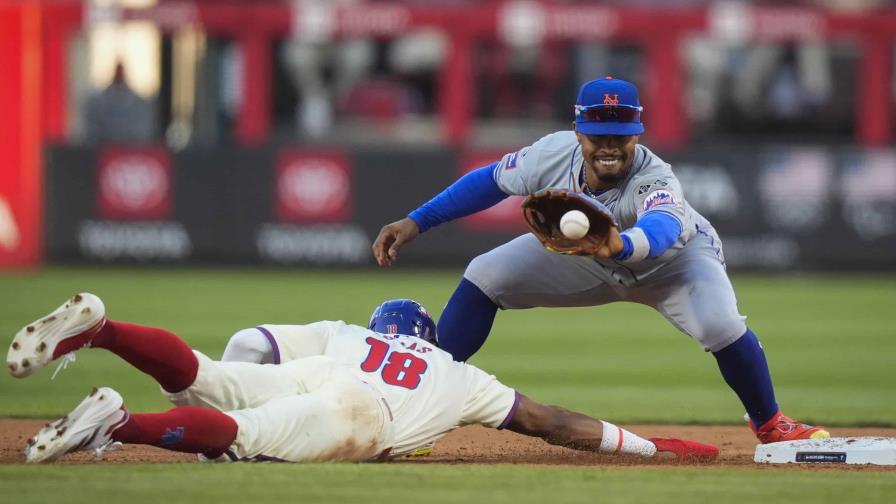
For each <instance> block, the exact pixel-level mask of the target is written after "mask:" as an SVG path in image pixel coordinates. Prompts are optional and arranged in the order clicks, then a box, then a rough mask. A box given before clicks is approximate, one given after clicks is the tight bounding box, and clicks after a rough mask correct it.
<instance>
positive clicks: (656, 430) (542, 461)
mask: <svg viewBox="0 0 896 504" xmlns="http://www.w3.org/2000/svg"><path fill="white" fill-rule="evenodd" d="M45 423H46V421H45V420H21V419H0V463H3V464H10V463H20V462H24V456H23V454H22V449H23V448H24V447H25V443H26V442H27V440H28V438H29V437H31V436H32V435H34V433H36V432H37V431H38V430H40V428H41V427H42V426H43V425H44V424H45ZM624 427H626V428H627V429H629V430H631V431H632V432H635V433H637V434H639V435H642V436H647V437H678V438H687V439H693V440H696V441H703V442H707V443H713V444H715V445H717V446H718V447H719V448H721V451H722V453H721V455H720V457H719V459H718V460H716V461H714V462H709V463H690V464H681V463H677V462H674V461H670V460H645V459H642V458H634V457H619V456H612V455H600V454H595V453H588V452H580V451H576V450H571V449H567V448H560V447H556V446H551V445H548V444H546V443H544V442H542V441H541V440H539V439H533V438H528V437H526V436H521V435H519V434H515V433H513V432H508V431H496V430H494V429H486V428H484V427H477V426H470V427H464V428H461V429H457V430H456V431H454V432H452V433H450V434H448V435H447V436H445V437H444V438H442V439H440V440H439V441H438V443H437V444H436V448H435V450H434V451H433V453H432V454H431V455H428V456H424V457H413V458H406V459H399V460H397V461H396V462H398V463H410V464H525V465H557V466H658V467H662V466H668V467H676V466H681V465H706V466H714V467H729V468H731V467H739V468H754V467H760V468H764V469H767V470H777V469H781V468H787V469H790V470H808V471H821V470H834V471H842V470H850V471H854V470H859V471H860V470H876V471H893V472H896V466H893V467H882V466H856V465H841V464H837V465H832V464H813V465H806V464H800V465H797V464H792V465H788V466H781V465H775V466H771V465H760V464H755V463H753V452H754V450H755V448H756V439H755V438H754V437H753V436H752V434H751V433H750V431H749V429H747V428H746V427H745V426H744V427H741V426H707V425H626V426H624ZM831 433H832V435H834V436H891V437H896V429H884V428H842V429H831ZM195 461H196V457H195V456H193V455H188V454H181V453H175V452H170V451H166V450H162V449H160V448H153V447H149V446H133V445H129V446H125V447H124V448H123V449H122V450H119V451H114V452H110V453H107V454H106V455H105V456H104V457H103V458H102V459H101V460H98V461H97V460H96V459H94V457H93V454H91V453H86V452H85V453H74V454H70V455H67V456H66V457H64V458H63V459H62V460H61V461H60V462H58V463H75V464H77V463H102V464H127V463H163V462H195Z"/></svg>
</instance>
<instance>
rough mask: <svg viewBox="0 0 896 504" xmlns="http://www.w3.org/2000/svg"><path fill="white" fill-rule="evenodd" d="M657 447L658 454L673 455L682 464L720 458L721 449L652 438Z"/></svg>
mask: <svg viewBox="0 0 896 504" xmlns="http://www.w3.org/2000/svg"><path fill="white" fill-rule="evenodd" d="M650 442H651V443H653V444H655V445H656V451H657V453H662V452H665V453H672V454H674V455H675V459H676V460H679V461H681V462H698V461H699V462H707V461H710V460H715V459H716V457H718V456H719V447H717V446H714V445H711V444H706V443H698V442H697V441H688V440H687V439H675V438H650Z"/></svg>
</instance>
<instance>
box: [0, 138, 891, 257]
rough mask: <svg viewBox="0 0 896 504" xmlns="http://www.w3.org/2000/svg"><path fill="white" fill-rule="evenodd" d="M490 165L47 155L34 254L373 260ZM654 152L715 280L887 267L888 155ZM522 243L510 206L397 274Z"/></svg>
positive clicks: (470, 224) (450, 231)
mask: <svg viewBox="0 0 896 504" xmlns="http://www.w3.org/2000/svg"><path fill="white" fill-rule="evenodd" d="M110 153H111V154H110ZM501 155H502V153H500V152H493V151H482V152H472V153H468V154H465V155H457V154H455V153H453V152H452V151H450V150H447V149H425V148H420V149H413V150H406V151H396V150H392V149H373V150H371V149H365V150H340V149H328V150H322V149H318V148H316V149H302V148H297V147H293V146H284V147H273V148H257V149H243V148H236V147H233V148H229V149H216V150H212V149H186V150H183V151H179V152H177V153H176V154H169V153H166V152H162V151H158V150H154V149H137V150H126V151H122V150H120V149H116V150H112V151H110V150H105V149H100V150H99V151H94V150H92V149H84V148H75V147H57V148H53V149H50V150H49V151H48V155H47V160H48V162H47V181H46V186H45V191H46V194H47V197H46V202H45V207H46V223H47V224H46V228H45V233H44V240H45V242H46V251H47V255H48V258H49V259H50V260H51V261H72V260H87V261H103V262H107V261H114V262H120V261H124V262H134V261H137V262H183V261H190V262H202V263H218V262H226V263H233V264H247V263H249V264H252V263H256V264H259V263H260V264H274V265H312V266H331V265H332V266H340V265H341V266H361V265H371V264H372V258H371V252H370V245H371V242H372V241H373V239H374V238H375V237H376V235H377V233H378V232H379V230H380V228H381V227H382V226H383V225H385V224H387V223H389V222H393V221H396V220H398V219H401V218H403V217H405V216H406V215H407V213H408V212H409V211H411V210H413V209H414V208H416V207H417V206H418V205H420V204H422V203H424V202H425V201H427V200H428V199H429V198H431V197H433V196H434V195H436V194H438V193H439V192H440V191H442V190H443V189H444V188H445V187H447V186H448V185H450V184H451V183H452V182H454V181H455V180H457V178H458V177H459V176H462V175H463V174H465V173H467V172H468V171H469V170H471V169H476V168H479V167H481V166H485V165H487V164H489V163H491V162H494V161H495V160H497V159H500V157H501ZM660 155H661V157H663V159H664V160H666V161H667V162H669V163H670V164H671V165H672V167H673V170H674V172H675V174H676V176H677V177H678V178H679V180H680V181H681V183H682V186H683V188H684V194H685V197H686V198H687V200H688V202H689V203H690V205H691V206H692V207H694V209H696V210H697V211H698V212H700V213H701V214H702V215H704V216H705V217H706V218H707V219H709V220H710V222H712V224H713V226H714V227H715V228H716V229H717V230H718V232H719V235H720V236H721V239H722V245H723V248H724V251H725V258H726V261H727V266H728V268H729V269H732V270H743V269H750V270H771V271H794V270H831V269H835V270H893V269H896V150H893V149H877V150H874V149H872V150H869V149H857V148H844V149H838V148H834V147H829V146H787V145H768V146H743V145H737V146H734V145H720V144H712V145H705V146H700V147H699V148H694V149H691V150H688V151H686V152H677V153H669V154H666V153H660ZM0 217H2V207H0ZM0 222H2V218H0ZM0 231H2V229H0ZM525 232H526V230H525V227H524V224H523V222H522V218H521V215H520V211H519V198H513V197H512V198H508V199H507V200H504V202H502V203H501V204H499V205H496V206H495V207H493V208H490V209H488V210H486V211H483V212H480V213H478V214H475V215H472V216H469V217H467V218H464V219H460V220H458V221H456V222H449V223H445V224H442V225H441V226H438V227H437V228H435V229H432V230H429V231H427V232H426V233H424V234H423V235H421V236H420V237H418V238H417V239H416V240H415V241H414V243H413V244H411V245H409V246H407V247H405V248H403V249H402V252H401V254H402V255H401V264H403V265H416V266H442V265H444V266H453V267H460V266H463V265H465V264H467V263H468V262H469V261H470V260H471V259H472V258H474V257H475V256H476V255H478V254H481V253H483V252H485V251H487V250H489V249H491V248H493V247H496V246H498V245H500V244H502V243H505V242H507V241H509V240H511V239H512V238H514V237H515V236H518V235H520V234H522V233H525ZM6 236H12V235H11V234H10V232H9V231H6ZM0 239H8V238H0Z"/></svg>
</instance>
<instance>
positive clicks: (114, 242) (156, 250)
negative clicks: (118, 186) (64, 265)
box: [78, 220, 193, 262]
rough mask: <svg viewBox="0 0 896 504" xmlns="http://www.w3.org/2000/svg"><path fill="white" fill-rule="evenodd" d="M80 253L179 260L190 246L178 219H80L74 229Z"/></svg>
mask: <svg viewBox="0 0 896 504" xmlns="http://www.w3.org/2000/svg"><path fill="white" fill-rule="evenodd" d="M78 245H79V248H80V250H81V253H82V254H84V257H87V258H90V259H98V260H102V261H121V260H124V261H139V262H154V261H183V260H186V259H188V258H189V257H190V252H191V250H192V248H193V246H192V243H191V241H190V235H189V234H187V230H186V229H185V228H184V226H183V225H182V224H180V223H179V222H164V221H163V222H110V221H93V220H89V221H84V222H83V223H82V224H81V226H80V228H79V229H78Z"/></svg>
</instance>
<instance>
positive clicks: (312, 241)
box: [255, 223, 370, 264]
mask: <svg viewBox="0 0 896 504" xmlns="http://www.w3.org/2000/svg"><path fill="white" fill-rule="evenodd" d="M255 246H256V249H257V250H258V255H259V257H261V259H262V260H264V261H266V262H272V263H277V264H301V263H310V264H364V263H366V262H367V261H368V260H369V258H370V237H368V236H367V233H365V232H364V230H363V229H361V227H360V226H358V225H356V224H318V225H311V226H296V225H292V224H271V223H268V224H262V225H261V227H260V228H259V230H258V233H257V234H256V237H255Z"/></svg>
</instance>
